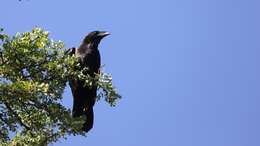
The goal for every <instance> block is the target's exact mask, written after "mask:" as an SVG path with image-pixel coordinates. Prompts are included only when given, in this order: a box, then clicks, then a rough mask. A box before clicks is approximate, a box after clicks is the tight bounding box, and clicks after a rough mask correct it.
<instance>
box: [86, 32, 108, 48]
mask: <svg viewBox="0 0 260 146" xmlns="http://www.w3.org/2000/svg"><path fill="white" fill-rule="evenodd" d="M108 35H110V33H109V32H107V31H92V32H90V33H89V34H88V35H87V36H86V37H85V38H84V40H83V43H84V44H92V45H93V46H95V47H97V46H98V44H99V43H100V41H101V40H102V39H103V38H104V37H106V36H108Z"/></svg>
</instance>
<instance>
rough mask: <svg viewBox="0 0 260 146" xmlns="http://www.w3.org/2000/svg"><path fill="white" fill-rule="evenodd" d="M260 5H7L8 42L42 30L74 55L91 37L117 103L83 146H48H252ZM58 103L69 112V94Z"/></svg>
mask: <svg viewBox="0 0 260 146" xmlns="http://www.w3.org/2000/svg"><path fill="white" fill-rule="evenodd" d="M259 6H260V1H259V0H125V1H123V0H106V1H101V0H92V1H90V0H25V1H23V2H18V0H5V1H1V2H0V8H1V9H0V12H1V14H0V26H2V27H4V28H5V32H7V33H8V34H14V33H15V32H18V31H19V32H24V31H29V30H31V29H32V27H34V26H40V27H43V28H45V29H46V30H49V31H50V32H51V37H52V38H54V39H56V40H57V39H58V40H62V41H64V42H65V44H66V47H73V46H78V45H79V43H80V41H81V39H82V38H83V37H84V36H85V35H86V34H87V33H88V32H89V31H92V30H107V31H110V32H111V34H112V35H111V36H109V37H107V38H106V39H104V40H103V41H102V43H101V45H100V51H101V54H102V64H105V65H106V66H105V71H107V72H110V73H112V75H113V79H114V84H115V85H116V86H117V88H118V90H119V92H120V93H121V94H122V95H123V99H122V100H121V101H120V102H119V104H118V106H117V107H115V108H111V107H109V106H108V105H107V104H105V103H104V102H99V103H97V104H96V106H95V123H94V124H95V125H94V128H93V129H92V131H91V132H90V133H89V134H88V136H87V137H81V136H75V137H69V138H68V140H66V141H64V140H61V141H59V142H57V143H54V144H53V146H72V145H75V146H80V145H88V146H104V145H107V146H259V145H260V138H259V136H260V118H259V116H260V106H259V103H260V98H259V97H260V89H259V87H260V69H259V67H260V66H259V62H260V17H259V14H260V8H259ZM63 102H64V104H65V105H66V106H68V107H71V105H72V97H71V93H70V90H69V88H67V89H66V91H65V93H64V101H63Z"/></svg>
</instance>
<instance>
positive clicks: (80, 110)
mask: <svg viewBox="0 0 260 146" xmlns="http://www.w3.org/2000/svg"><path fill="white" fill-rule="evenodd" d="M108 35H109V33H108V32H105V31H93V32H91V33H89V34H88V35H87V36H86V37H85V38H84V39H83V41H82V43H81V45H80V46H79V48H77V49H75V48H72V50H71V52H70V54H75V56H76V57H77V58H78V59H79V62H80V67H81V69H82V68H83V67H87V68H88V70H87V71H86V72H85V74H88V75H90V76H91V77H94V76H95V74H97V73H99V68H100V62H101V59H100V54H99V50H98V45H99V43H100V41H101V40H102V39H103V38H104V37H105V36H108ZM84 83H85V81H83V80H79V79H71V80H70V81H69V85H70V88H71V91H72V95H73V110H72V116H73V117H79V116H82V115H85V116H86V121H85V123H84V125H83V130H84V131H85V132H88V131H89V130H90V129H91V128H92V127H93V120H94V113H93V106H94V104H95V101H96V95H97V86H95V85H94V86H93V87H88V86H84Z"/></svg>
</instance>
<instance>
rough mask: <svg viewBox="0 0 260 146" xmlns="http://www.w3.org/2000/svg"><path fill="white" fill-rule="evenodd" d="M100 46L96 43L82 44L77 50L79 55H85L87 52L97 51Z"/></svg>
mask: <svg viewBox="0 0 260 146" xmlns="http://www.w3.org/2000/svg"><path fill="white" fill-rule="evenodd" d="M97 49H98V44H95V43H82V44H81V45H80V46H79V48H78V49H77V50H76V51H77V52H76V53H77V54H85V53H86V52H87V51H97Z"/></svg>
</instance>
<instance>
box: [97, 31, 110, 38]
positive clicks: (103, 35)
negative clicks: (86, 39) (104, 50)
mask: <svg viewBox="0 0 260 146" xmlns="http://www.w3.org/2000/svg"><path fill="white" fill-rule="evenodd" d="M108 35H110V33H109V32H107V31H101V32H99V34H98V36H100V37H102V38H103V37H105V36H108Z"/></svg>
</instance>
